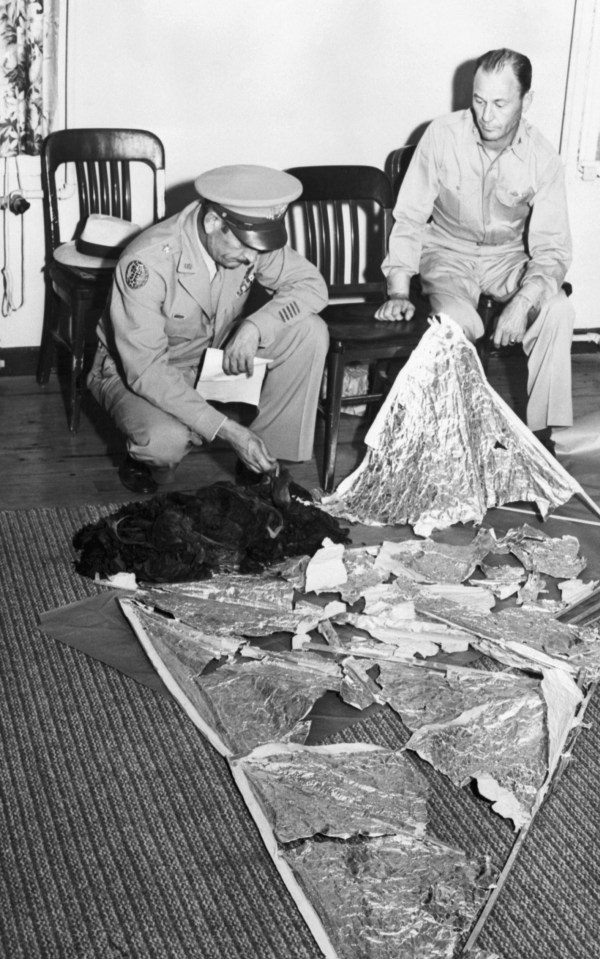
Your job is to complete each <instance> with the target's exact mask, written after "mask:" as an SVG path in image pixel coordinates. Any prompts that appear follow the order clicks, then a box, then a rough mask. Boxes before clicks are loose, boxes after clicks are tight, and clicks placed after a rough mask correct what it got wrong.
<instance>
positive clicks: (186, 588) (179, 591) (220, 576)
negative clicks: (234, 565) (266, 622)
mask: <svg viewBox="0 0 600 959" xmlns="http://www.w3.org/2000/svg"><path fill="white" fill-rule="evenodd" d="M155 593H156V594H160V595H162V594H163V593H169V594H171V595H176V596H189V597H191V598H194V599H210V600H214V601H215V602H219V603H223V602H230V603H238V604H239V603H242V605H244V606H257V607H261V608H263V609H274V610H278V611H286V610H290V609H292V608H293V604H294V587H293V585H292V584H291V583H287V582H285V580H283V579H281V577H279V576H273V575H271V573H254V574H246V575H243V574H241V573H214V574H213V575H212V576H211V578H210V579H201V580H197V581H195V582H187V583H161V585H160V586H159V587H156V591H155Z"/></svg>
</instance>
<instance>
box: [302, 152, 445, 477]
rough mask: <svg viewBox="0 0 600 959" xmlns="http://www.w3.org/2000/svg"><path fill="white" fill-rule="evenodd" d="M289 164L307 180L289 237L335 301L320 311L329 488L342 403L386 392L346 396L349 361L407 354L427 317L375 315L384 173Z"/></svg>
mask: <svg viewBox="0 0 600 959" xmlns="http://www.w3.org/2000/svg"><path fill="white" fill-rule="evenodd" d="M288 172H289V173H291V174H292V175H293V176H295V177H297V178H298V179H299V180H300V182H301V183H302V186H303V193H302V196H301V197H300V199H299V200H297V201H296V202H295V203H293V204H292V205H291V207H290V209H289V211H288V214H287V216H288V220H287V225H288V235H289V238H290V245H291V246H292V247H294V248H295V249H297V250H298V252H300V253H302V254H303V255H304V256H306V257H307V259H309V260H310V261H311V262H312V263H314V265H315V266H316V267H317V268H318V269H319V270H320V272H321V273H322V275H323V277H324V278H325V281H326V283H327V286H328V289H329V296H330V299H331V300H332V301H334V302H330V304H329V306H328V307H326V309H325V310H324V311H323V313H322V314H321V315H322V316H323V319H324V320H325V321H326V323H327V325H328V327H329V336H330V345H329V353H328V357H327V385H326V390H325V397H324V403H323V407H324V409H323V412H324V416H325V449H324V463H323V489H324V490H326V491H331V490H332V489H333V486H334V480H335V463H336V454H337V444H338V434H339V425H340V415H341V411H342V407H343V406H344V405H358V404H362V403H376V402H380V401H381V399H382V398H383V395H384V394H383V392H382V391H381V389H377V388H373V389H372V390H371V389H369V391H368V392H367V393H364V394H361V395H359V396H349V397H343V396H342V392H343V382H344V370H345V368H346V366H347V365H348V364H349V363H352V362H356V361H362V362H367V363H369V364H373V363H375V362H376V361H381V360H390V359H395V358H398V357H402V358H406V357H407V356H408V355H409V354H410V353H411V352H412V350H413V349H414V347H415V346H416V344H417V343H418V341H419V339H420V338H421V336H422V334H423V332H424V330H425V329H426V328H427V323H426V317H425V316H420V317H419V318H418V319H415V320H413V321H411V322H410V323H404V322H399V323H388V322H378V321H377V320H375V317H374V314H375V311H376V310H377V308H378V307H379V306H380V305H381V303H383V302H384V301H385V299H386V288H385V281H384V277H383V274H382V272H381V263H382V261H383V259H384V257H385V254H386V250H387V240H388V235H389V230H390V226H391V210H392V187H391V184H390V181H389V179H388V177H387V176H386V174H385V173H384V172H383V171H382V170H379V169H377V168H376V167H371V166H311V167H294V168H292V169H290V170H289V171H288ZM336 299H337V300H341V299H344V300H346V302H343V303H342V302H335V300H336ZM348 300H354V302H347V301H348ZM376 379H377V378H376Z"/></svg>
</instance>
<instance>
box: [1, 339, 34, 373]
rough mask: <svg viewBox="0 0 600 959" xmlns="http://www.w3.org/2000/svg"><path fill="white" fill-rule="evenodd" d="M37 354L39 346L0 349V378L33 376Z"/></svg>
mask: <svg viewBox="0 0 600 959" xmlns="http://www.w3.org/2000/svg"><path fill="white" fill-rule="evenodd" d="M39 354H40V348H39V346H16V347H12V348H11V349H6V350H3V349H0V376H35V374H36V371H37V365H38V357H39Z"/></svg>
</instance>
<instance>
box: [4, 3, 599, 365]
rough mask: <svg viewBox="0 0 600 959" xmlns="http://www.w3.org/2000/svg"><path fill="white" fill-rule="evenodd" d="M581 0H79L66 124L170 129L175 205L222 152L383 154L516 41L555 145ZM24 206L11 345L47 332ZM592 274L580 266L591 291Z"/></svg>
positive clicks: (32, 185) (12, 222) (33, 238)
mask: <svg viewBox="0 0 600 959" xmlns="http://www.w3.org/2000/svg"><path fill="white" fill-rule="evenodd" d="M573 8H574V0H503V3H502V4H499V3H498V2H497V0H253V2H252V3H251V4H248V3H247V2H243V0H169V2H168V3H166V2H165V0H125V2H124V0H70V3H69V21H68V62H67V83H66V86H67V125H68V126H70V127H77V126H134V127H145V128H148V129H151V130H153V131H154V132H155V133H157V134H158V135H159V136H160V137H161V139H162V140H163V142H164V145H165V148H166V156H167V188H168V198H167V203H168V207H167V212H174V211H175V210H176V209H178V208H179V207H180V206H182V205H183V204H184V203H185V202H187V201H188V200H190V199H192V198H193V189H192V187H191V182H192V181H193V179H194V177H195V176H197V175H198V174H199V173H200V172H202V171H203V170H205V169H209V168H211V167H213V166H216V165H219V164H221V163H235V162H247V163H264V164H268V165H271V166H279V167H281V168H285V167H287V166H293V165H301V164H312V163H344V162H347V163H368V164H372V165H375V166H380V167H382V166H383V164H384V162H385V159H386V156H387V155H388V153H389V152H390V151H391V150H393V149H394V148H396V147H398V146H401V145H403V144H405V143H406V142H409V141H410V140H411V139H414V136H415V134H416V133H417V132H418V131H420V130H422V128H423V125H424V124H425V123H426V122H427V121H429V120H431V119H432V118H433V117H435V116H438V115H440V114H443V113H446V112H449V111H450V110H452V109H454V108H457V107H461V106H465V105H466V103H467V101H468V94H469V88H470V77H471V62H472V60H473V59H474V58H475V57H477V56H478V55H479V54H480V53H482V52H484V51H485V50H487V49H490V48H492V47H499V46H509V47H514V48H516V49H518V50H522V51H523V52H525V53H527V54H528V55H529V56H530V57H531V59H532V61H533V64H534V88H535V90H536V95H535V98H534V102H533V106H532V108H531V111H530V114H529V118H530V119H531V120H532V122H534V123H535V124H536V125H538V126H539V127H540V128H541V130H542V131H543V132H544V134H545V135H546V136H547V137H548V138H549V139H550V140H551V141H552V142H553V143H554V145H555V146H556V147H558V146H559V144H560V139H561V130H562V125H563V110H564V103H565V90H566V80H567V69H568V60H569V46H570V40H571V27H572V18H573ZM465 98H466V99H465ZM37 163H38V161H37V160H36V159H31V158H21V161H20V169H21V178H22V182H23V185H24V187H25V189H26V190H27V189H29V190H32V191H33V190H35V189H38V190H39V177H38V167H37ZM13 176H14V174H13ZM586 186H587V184H586ZM594 186H595V185H594ZM11 188H12V186H11ZM580 205H581V207H582V210H581V214H580V215H581V216H582V218H583V219H582V223H581V233H582V235H583V236H584V238H585V242H586V243H589V233H590V230H591V232H592V233H593V235H594V236H597V234H598V227H597V226H596V223H594V224H593V227H590V225H589V224H587V223H585V222H583V221H584V219H585V208H586V203H582V204H580ZM16 220H17V218H15V217H9V218H8V221H9V227H10V230H9V233H10V237H9V239H10V250H9V255H10V260H11V264H12V273H13V274H14V283H15V286H16V288H17V289H16V292H17V293H18V292H19V289H18V288H19V274H20V265H19V260H20V226H21V225H22V227H23V230H24V248H25V302H24V305H23V307H22V308H20V309H19V310H17V312H15V313H13V314H11V316H9V317H6V318H2V319H0V347H14V346H29V345H37V344H39V340H40V331H41V323H42V312H43V284H42V276H41V270H42V265H43V258H44V253H43V231H42V214H41V200H40V199H39V198H38V199H32V207H31V209H30V210H29V211H28V212H27V214H25V216H24V217H23V220H22V223H18V222H16ZM577 232H578V227H577V225H576V224H575V223H574V233H575V234H576V236H577ZM585 284H586V277H585V276H581V275H580V274H579V272H578V273H577V289H576V292H577V294H578V296H579V297H580V298H583V299H585ZM576 305H577V304H576ZM596 319H597V322H598V325H600V317H596Z"/></svg>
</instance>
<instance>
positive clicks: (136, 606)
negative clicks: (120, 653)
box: [120, 598, 245, 676]
mask: <svg viewBox="0 0 600 959" xmlns="http://www.w3.org/2000/svg"><path fill="white" fill-rule="evenodd" d="M120 603H121V606H122V607H123V609H124V611H127V610H133V611H134V613H135V615H136V616H137V618H138V619H139V621H140V622H141V624H142V626H143V628H144V629H145V631H146V633H147V634H148V636H149V637H150V639H151V640H152V641H153V642H154V643H155V644H160V645H161V646H162V647H169V648H170V649H171V651H172V653H173V656H174V658H175V659H176V660H177V662H178V663H179V666H178V668H179V669H181V670H183V671H187V672H188V673H189V675H190V676H193V675H199V674H200V673H201V672H202V670H203V669H204V668H205V667H206V666H207V665H208V664H209V663H210V662H211V661H212V660H213V659H222V658H223V657H228V658H230V659H232V658H233V656H235V654H236V653H237V652H238V651H239V649H240V647H241V646H242V645H243V643H244V642H245V641H244V640H242V639H240V638H238V637H231V636H219V635H214V634H206V633H204V632H203V631H202V630H199V629H193V628H192V627H190V626H187V625H184V624H183V623H180V622H179V620H176V619H171V618H170V617H167V616H165V615H163V614H162V613H158V612H156V610H155V609H152V608H151V607H149V606H145V605H144V604H143V603H141V602H139V601H138V600H136V599H130V598H123V599H121V600H120Z"/></svg>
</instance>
